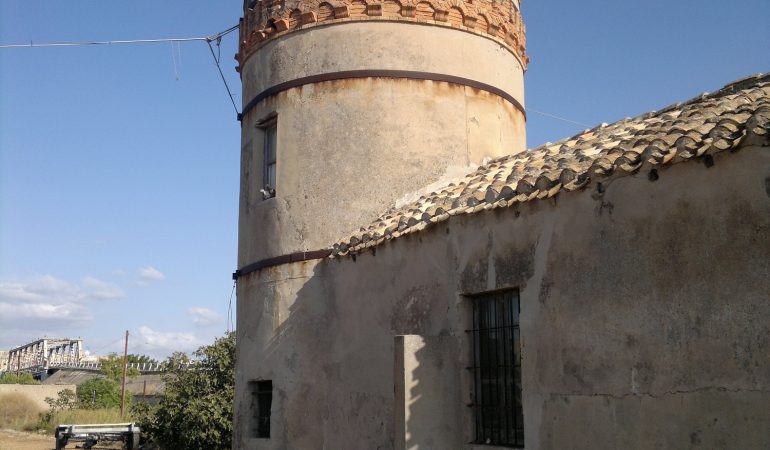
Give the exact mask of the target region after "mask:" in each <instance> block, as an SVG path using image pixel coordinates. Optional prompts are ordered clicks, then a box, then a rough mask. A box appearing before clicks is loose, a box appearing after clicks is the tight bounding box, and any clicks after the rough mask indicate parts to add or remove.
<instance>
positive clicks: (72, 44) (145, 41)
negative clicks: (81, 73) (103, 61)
mask: <svg viewBox="0 0 770 450" xmlns="http://www.w3.org/2000/svg"><path fill="white" fill-rule="evenodd" d="M237 28H238V25H234V26H232V27H230V28H228V29H226V30H225V31H220V32H219V33H216V34H213V35H211V36H205V37H191V38H160V39H124V40H116V41H86V42H46V43H42V44H35V43H34V42H32V41H30V42H29V44H0V48H35V47H82V46H87V45H114V44H156V43H160V42H195V41H203V42H210V41H214V40H217V39H219V38H221V37H223V36H227V35H228V34H230V33H231V32H233V31H234V30H236V29H237Z"/></svg>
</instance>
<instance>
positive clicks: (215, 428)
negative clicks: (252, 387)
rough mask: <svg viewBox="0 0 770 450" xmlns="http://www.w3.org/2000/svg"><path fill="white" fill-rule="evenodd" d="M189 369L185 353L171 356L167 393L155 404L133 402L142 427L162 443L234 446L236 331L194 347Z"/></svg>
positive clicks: (191, 446) (169, 445) (192, 446)
mask: <svg viewBox="0 0 770 450" xmlns="http://www.w3.org/2000/svg"><path fill="white" fill-rule="evenodd" d="M194 355H195V359H194V362H195V364H194V366H192V367H190V368H185V367H184V364H183V363H185V362H186V360H187V358H186V356H185V355H183V354H178V353H177V354H174V355H172V357H170V358H169V360H168V361H167V364H166V366H167V367H168V372H166V376H165V381H166V393H165V396H164V397H163V398H162V399H161V401H160V403H159V404H158V406H157V407H155V408H153V407H140V406H138V405H137V407H134V408H133V410H132V412H133V413H134V415H135V418H136V420H137V422H138V423H139V426H140V427H141V428H142V432H143V433H144V432H145V431H146V432H148V433H149V434H150V435H151V437H152V439H153V440H154V441H155V442H157V443H158V444H160V445H161V446H162V447H163V448H169V449H171V448H185V449H210V450H218V449H230V448H231V447H232V433H233V397H234V391H235V333H228V334H227V335H225V336H224V337H222V338H220V339H217V340H216V341H214V343H213V344H212V345H207V346H203V347H201V348H199V349H198V350H197V351H196V352H195V354H194Z"/></svg>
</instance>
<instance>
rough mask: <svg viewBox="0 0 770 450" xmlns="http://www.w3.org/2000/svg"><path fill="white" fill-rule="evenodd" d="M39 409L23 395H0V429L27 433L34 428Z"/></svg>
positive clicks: (15, 393)
mask: <svg viewBox="0 0 770 450" xmlns="http://www.w3.org/2000/svg"><path fill="white" fill-rule="evenodd" d="M41 412H42V411H41V409H40V408H39V407H38V405H37V404H35V402H33V401H32V400H30V399H29V398H28V397H27V396H25V395H24V394H20V393H18V392H11V393H8V394H2V395H0V428H8V429H11V430H20V431H29V430H32V429H34V428H35V426H36V425H37V422H38V417H39V415H40V413H41Z"/></svg>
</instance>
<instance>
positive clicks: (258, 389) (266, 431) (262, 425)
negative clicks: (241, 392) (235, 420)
mask: <svg viewBox="0 0 770 450" xmlns="http://www.w3.org/2000/svg"><path fill="white" fill-rule="evenodd" d="M250 384H251V411H252V413H253V414H254V415H253V426H252V436H254V437H258V438H269V437H270V408H271V407H272V404H273V382H272V381H271V380H265V381H253V382H251V383H250Z"/></svg>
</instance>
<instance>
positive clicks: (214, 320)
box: [187, 307, 222, 327]
mask: <svg viewBox="0 0 770 450" xmlns="http://www.w3.org/2000/svg"><path fill="white" fill-rule="evenodd" d="M187 314H189V315H191V316H192V318H193V323H194V324H195V325H197V326H200V327H207V326H211V325H217V324H220V323H222V316H221V315H220V314H219V313H216V312H214V311H212V310H210V309H208V308H201V307H192V308H190V309H188V310H187Z"/></svg>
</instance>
